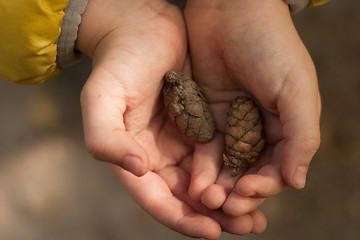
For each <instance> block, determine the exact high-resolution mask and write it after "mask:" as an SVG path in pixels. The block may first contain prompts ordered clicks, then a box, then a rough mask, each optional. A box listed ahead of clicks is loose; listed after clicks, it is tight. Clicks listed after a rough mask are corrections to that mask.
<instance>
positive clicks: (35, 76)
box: [0, 0, 69, 83]
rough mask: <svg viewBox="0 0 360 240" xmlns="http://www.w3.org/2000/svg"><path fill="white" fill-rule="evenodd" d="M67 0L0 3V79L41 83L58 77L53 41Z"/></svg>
mask: <svg viewBox="0 0 360 240" xmlns="http://www.w3.org/2000/svg"><path fill="white" fill-rule="evenodd" d="M68 3H69V0H16V1H14V0H0V78H3V79H7V80H10V81H13V82H16V83H40V82H44V81H46V80H48V79H50V78H53V77H55V76H56V75H57V74H59V72H60V69H59V68H58V67H57V65H56V54H57V46H56V41H57V39H58V37H59V35H60V31H61V30H60V29H61V24H62V20H63V17H64V9H65V8H66V7H67V5H68Z"/></svg>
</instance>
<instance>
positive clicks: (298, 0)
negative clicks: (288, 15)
mask: <svg viewBox="0 0 360 240" xmlns="http://www.w3.org/2000/svg"><path fill="white" fill-rule="evenodd" d="M285 2H286V3H287V4H288V5H289V8H290V11H291V12H294V13H295V12H299V11H301V10H303V9H304V8H306V6H308V5H309V3H310V0H285Z"/></svg>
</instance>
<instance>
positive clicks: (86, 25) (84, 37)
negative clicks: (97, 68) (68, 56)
mask: <svg viewBox="0 0 360 240" xmlns="http://www.w3.org/2000/svg"><path fill="white" fill-rule="evenodd" d="M113 2H114V0H88V5H87V7H86V9H85V12H84V13H83V15H82V20H81V23H80V25H79V30H78V38H77V40H76V43H75V47H76V49H77V50H79V51H81V52H83V53H85V54H87V55H89V56H90V57H93V55H94V52H95V50H96V47H97V46H98V45H99V43H100V42H101V40H102V39H103V38H104V37H105V36H107V35H108V34H109V33H110V32H111V31H112V30H113V29H114V28H115V26H116V25H117V23H118V22H119V21H118V19H119V11H118V7H117V6H119V5H121V4H112V3H113ZM115 2H118V1H115Z"/></svg>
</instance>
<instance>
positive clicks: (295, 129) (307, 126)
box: [278, 70, 320, 189]
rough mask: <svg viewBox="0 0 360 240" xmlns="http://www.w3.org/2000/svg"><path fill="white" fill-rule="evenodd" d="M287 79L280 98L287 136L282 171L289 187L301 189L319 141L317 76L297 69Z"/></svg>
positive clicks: (281, 116)
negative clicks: (308, 74) (310, 75)
mask: <svg viewBox="0 0 360 240" xmlns="http://www.w3.org/2000/svg"><path fill="white" fill-rule="evenodd" d="M314 76H315V74H314ZM288 79H289V80H288V81H287V85H285V87H283V89H282V90H281V92H282V95H281V96H280V98H279V102H278V109H279V112H280V121H281V123H282V125H283V134H284V138H285V143H284V144H285V145H284V151H283V156H282V157H283V162H282V165H283V166H282V174H283V177H284V179H285V181H286V183H287V184H288V185H289V186H290V187H292V188H294V189H301V188H303V187H304V186H305V182H306V174H307V169H308V166H309V164H310V161H311V159H312V157H313V156H314V154H315V152H316V151H317V149H318V147H319V144H320V127H319V118H320V109H319V108H320V98H319V93H318V87H317V81H316V76H315V77H313V78H311V77H309V76H306V75H305V76H304V74H302V73H301V72H297V71H296V70H295V71H294V72H293V73H292V74H290V75H289V76H288ZM290 79H291V80H290ZM295 83H296V84H295Z"/></svg>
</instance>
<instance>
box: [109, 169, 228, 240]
mask: <svg viewBox="0 0 360 240" xmlns="http://www.w3.org/2000/svg"><path fill="white" fill-rule="evenodd" d="M115 171H116V173H117V175H118V176H119V178H120V180H121V181H122V183H123V184H124V186H125V188H126V189H127V191H128V192H129V193H130V195H131V196H132V197H133V198H134V199H135V200H136V201H137V202H138V203H139V204H140V205H141V206H142V207H143V208H144V209H145V210H146V211H147V212H148V213H149V214H150V215H151V216H152V217H153V218H155V219H156V220H157V221H159V222H160V223H162V224H164V225H165V226H167V227H169V228H171V229H173V230H175V231H177V232H180V233H182V234H184V235H187V236H190V237H196V238H206V239H217V238H218V237H219V236H220V234H221V228H220V226H219V224H218V223H217V222H216V221H215V220H214V219H212V218H210V217H208V216H205V215H202V214H200V213H197V212H195V211H194V210H193V209H192V208H191V207H190V206H189V205H188V204H186V203H185V202H184V201H182V200H181V199H179V198H178V197H176V196H177V195H182V196H183V195H184V194H185V195H187V193H186V192H187V186H188V182H189V181H186V179H185V183H184V182H183V180H184V179H183V178H184V177H183V175H184V174H182V173H181V172H180V171H177V170H176V168H171V167H169V168H167V169H165V170H164V171H163V170H162V171H161V173H160V174H161V176H162V177H164V178H165V180H166V181H164V179H162V177H160V176H159V175H157V174H156V173H154V172H150V171H149V172H148V173H147V174H145V175H144V176H142V177H136V176H134V175H132V174H129V173H128V172H126V171H124V170H122V169H121V168H116V169H115ZM179 183H182V184H179ZM169 187H170V189H169Z"/></svg>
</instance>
